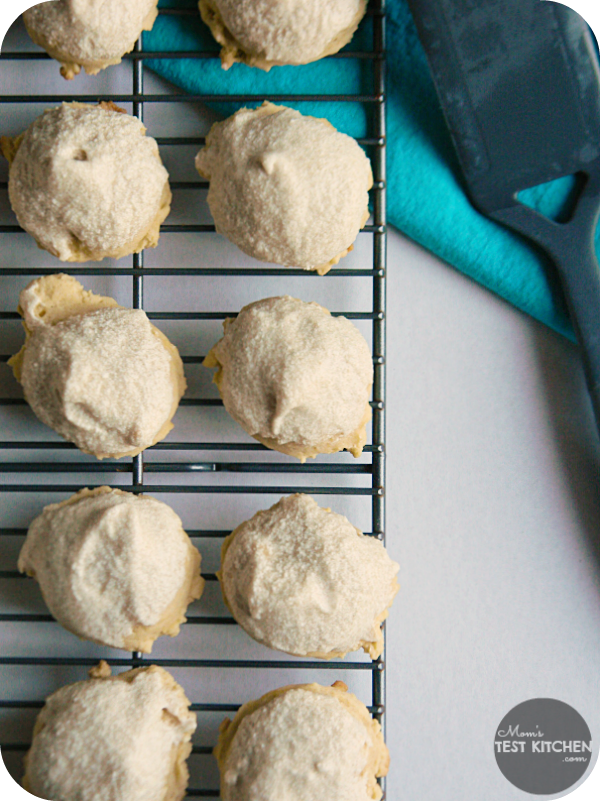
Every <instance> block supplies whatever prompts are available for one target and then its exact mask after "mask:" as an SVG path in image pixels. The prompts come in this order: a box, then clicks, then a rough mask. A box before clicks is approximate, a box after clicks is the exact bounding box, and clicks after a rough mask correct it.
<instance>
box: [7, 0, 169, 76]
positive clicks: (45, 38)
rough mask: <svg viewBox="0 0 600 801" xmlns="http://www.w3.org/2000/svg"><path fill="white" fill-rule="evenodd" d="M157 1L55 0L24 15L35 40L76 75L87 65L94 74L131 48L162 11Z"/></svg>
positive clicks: (68, 73)
mask: <svg viewBox="0 0 600 801" xmlns="http://www.w3.org/2000/svg"><path fill="white" fill-rule="evenodd" d="M157 5H158V0H127V2H125V3H124V2H123V0H52V2H46V3H39V4H38V5H35V6H33V7H32V8H30V9H29V10H28V11H25V13H24V14H23V20H24V22H25V27H26V28H27V32H28V33H29V35H30V36H31V38H32V39H33V41H34V42H35V43H36V44H38V45H40V47H43V48H44V50H45V51H46V52H47V53H48V54H49V55H50V56H52V58H55V59H56V60H57V61H59V62H60V63H61V68H60V71H61V74H62V75H63V77H65V78H69V79H70V78H73V77H74V76H75V75H77V74H78V73H79V72H80V70H81V68H82V67H83V68H84V69H85V71H86V72H87V73H88V74H89V75H95V74H96V73H97V72H99V71H100V70H103V69H104V68H105V67H108V66H109V65H111V64H118V63H119V62H120V61H121V57H122V56H123V55H125V53H129V52H130V51H131V50H133V48H134V46H135V43H136V41H137V39H138V38H139V36H140V34H141V33H142V31H149V30H151V29H152V26H153V25H154V20H155V19H156V17H157V15H158V11H157V8H156V7H157Z"/></svg>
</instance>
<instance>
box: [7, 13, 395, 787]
mask: <svg viewBox="0 0 600 801" xmlns="http://www.w3.org/2000/svg"><path fill="white" fill-rule="evenodd" d="M160 13H162V14H165V15H166V14H168V15H188V14H195V13H196V14H197V12H194V11H193V10H191V9H177V8H175V9H162V10H161V12H160ZM368 14H369V16H370V17H371V18H372V26H373V46H372V49H370V50H365V51H360V52H354V51H351V52H349V51H345V52H343V53H339V54H337V55H335V56H331V57H330V58H355V59H361V60H369V61H370V62H371V63H372V67H373V68H372V81H373V90H372V93H370V94H364V95H363V94H361V95H333V94H327V95H274V96H273V95H272V96H269V97H268V98H266V97H264V96H260V97H258V96H252V95H239V96H233V95H228V96H218V95H206V94H203V95H189V94H182V93H176V92H173V93H169V94H164V95H163V94H152V95H151V94H147V93H145V92H144V69H145V68H144V61H145V60H146V59H150V58H151V59H154V60H157V59H179V58H186V59H190V58H191V59H208V58H215V57H217V54H216V53H215V52H212V51H211V52H181V51H176V52H144V51H143V49H142V41H141V40H140V42H138V44H137V46H136V48H135V50H134V51H133V52H132V53H130V54H128V55H127V56H125V59H126V60H128V61H129V62H130V63H131V67H132V90H131V93H130V94H110V95H100V96H99V95H93V96H92V95H70V96H65V95H58V96H56V95H51V94H46V95H5V96H3V97H0V104H2V105H4V106H6V104H30V103H42V104H49V105H50V104H54V103H57V102H61V101H63V100H79V101H82V102H86V101H88V102H89V101H90V100H94V101H98V100H112V101H114V102H117V103H119V102H124V103H130V104H131V105H132V109H133V113H134V114H135V115H136V116H138V117H139V118H140V119H143V116H144V107H145V104H147V103H199V102H200V103H203V102H211V101H212V102H215V101H219V100H223V101H228V102H239V103H245V102H251V101H256V100H263V99H269V100H271V101H272V102H286V101H300V100H310V101H313V102H319V101H339V102H354V103H357V102H358V103H363V104H366V106H367V108H368V110H369V112H370V113H369V118H370V130H369V132H368V133H369V135H368V136H367V137H364V138H361V139H358V140H357V141H358V142H359V143H360V144H361V145H363V146H364V147H365V148H366V149H367V150H368V151H369V155H370V157H371V162H372V167H373V175H374V186H373V190H372V194H371V199H372V213H373V214H372V216H373V222H372V224H370V225H367V226H366V227H365V228H364V229H363V231H364V232H366V233H368V234H370V235H371V236H372V265H371V267H370V268H362V267H361V268H358V269H356V268H344V267H339V266H338V267H336V268H334V269H332V270H331V271H330V273H329V274H328V276H327V277H325V278H319V279H318V280H319V281H326V280H335V279H336V277H356V276H360V277H363V278H364V277H369V278H371V279H372V309H371V310H370V311H364V312H343V313H344V314H345V316H346V317H348V318H349V319H353V320H362V321H371V325H372V347H373V362H374V372H375V376H374V384H373V395H372V401H371V406H372V410H373V421H372V435H371V442H370V444H369V445H367V446H366V448H365V453H369V454H371V462H370V463H356V464H346V463H343V462H342V463H340V462H315V463H313V464H305V465H300V464H292V463H291V460H290V463H288V462H287V461H285V462H272V461H269V462H260V461H224V460H223V461H221V460H213V459H212V458H211V459H209V460H207V461H201V460H195V461H191V462H186V461H166V462H163V461H154V460H147V459H146V458H145V455H144V453H141V454H140V455H139V456H136V457H134V458H132V459H129V460H127V461H123V460H121V461H120V462H118V463H117V462H113V461H111V460H106V461H104V462H96V463H89V462H84V461H81V460H80V461H72V460H67V461H60V453H61V452H65V451H72V450H76V449H75V448H74V446H72V445H71V444H69V443H65V442H54V441H44V440H40V439H35V440H27V441H21V440H19V441H16V440H11V439H7V438H5V436H2V435H0V436H1V441H0V451H2V452H7V453H12V454H13V455H14V454H15V453H17V454H19V455H21V456H22V460H21V461H18V462H15V461H5V460H2V461H0V475H2V474H8V473H10V474H17V473H19V474H20V473H23V474H25V475H26V476H27V477H33V478H34V479H35V480H36V482H37V483H29V482H25V483H11V484H7V483H4V482H3V483H1V484H0V501H1V499H4V502H6V503H7V502H8V499H9V498H11V497H12V496H14V495H18V494H21V493H32V494H34V495H35V494H39V493H42V492H43V493H45V494H48V493H50V494H52V493H64V494H65V496H66V494H70V493H72V492H76V491H78V490H79V489H80V488H81V485H80V484H75V485H70V484H63V483H58V484H52V483H45V482H44V479H43V475H44V474H46V473H52V474H57V473H65V474H66V473H69V474H81V475H82V477H83V476H84V475H86V476H87V475H88V474H95V475H97V476H100V475H102V474H103V473H113V474H118V473H130V474H131V484H130V486H127V489H129V491H131V492H135V493H141V492H144V491H146V490H148V489H151V492H152V493H163V492H166V493H172V494H177V493H211V494H212V493H214V494H223V493H225V494H228V493H272V494H276V495H284V494H290V493H294V492H309V493H310V494H313V495H336V494H337V495H362V496H367V497H370V499H371V504H370V505H371V521H372V525H371V531H370V532H368V533H369V534H371V535H373V536H377V537H378V538H380V539H382V540H383V539H384V536H385V508H384V491H385V312H386V299H385V270H386V209H385V136H386V131H385V0H371V2H370V4H369V10H368ZM46 58H48V56H46V54H45V53H42V52H37V51H36V52H7V53H2V54H1V55H0V64H1V63H2V62H5V63H6V62H10V61H31V60H42V59H46ZM155 138H156V140H157V142H158V144H159V146H181V145H201V144H203V142H204V139H203V137H172V136H170V137H155ZM207 186H208V184H207V183H206V182H203V181H193V182H192V181H184V182H174V181H172V182H171V187H172V188H173V189H184V190H197V189H206V188H207ZM6 189H7V185H6V183H0V192H6ZM214 230H215V229H214V226H213V225H200V224H181V225H175V224H168V223H167V224H164V225H163V226H162V227H161V233H180V232H188V233H205V232H214ZM21 233H22V229H21V228H20V227H19V226H18V225H0V234H17V235H18V234H21ZM65 267H67V269H65ZM60 270H61V271H63V272H68V273H70V274H71V275H77V276H131V278H132V283H133V287H132V297H133V306H134V308H140V309H141V308H143V307H144V279H145V278H146V277H154V276H170V277H173V276H214V275H218V276H238V277H248V278H250V277H252V276H295V277H296V276H302V277H305V278H306V279H307V280H310V279H311V278H314V277H315V273H306V272H304V271H302V270H291V269H288V268H276V267H263V266H251V267H239V268H221V267H166V266H163V267H155V266H152V267H145V266H144V254H143V252H142V253H139V254H136V255H134V256H133V257H132V263H131V266H130V267H121V266H118V267H103V266H87V265H85V266H79V265H73V266H71V265H68V266H67V265H61V266H60ZM56 271H57V268H53V267H50V268H40V267H24V268H22V269H17V268H12V267H9V268H3V267H0V277H2V276H7V275H19V276H33V275H35V276H38V275H43V274H49V273H53V272H56ZM334 313H342V312H334ZM234 314H235V312H225V311H215V312H185V311H177V312H167V311H165V312H161V311H158V312H149V313H148V316H149V318H150V319H152V320H159V321H160V320H163V321H181V320H183V321H188V322H200V321H214V320H223V319H224V318H226V317H230V316H234ZM18 319H20V318H19V316H18V315H17V313H16V312H13V311H8V310H3V311H0V321H17V320H18ZM8 358H9V356H8V355H2V356H0V362H4V361H6V360H7V359H8ZM183 361H184V363H187V364H198V363H200V362H201V361H202V356H191V357H184V359H183ZM24 404H25V401H24V400H23V399H22V398H15V397H8V398H7V397H0V407H9V406H22V405H24ZM219 405H221V401H220V400H217V399H212V398H191V399H185V398H184V399H183V401H182V406H196V407H207V406H209V407H210V406H219ZM31 450H35V451H38V452H40V453H43V452H50V453H52V454H53V455H54V454H55V452H56V457H55V458H54V459H53V460H52V461H49V462H46V461H27V452H28V451H31ZM152 450H153V451H165V452H181V453H184V452H186V451H192V452H194V451H197V452H202V451H205V452H215V453H218V452H223V453H227V452H235V451H237V452H241V453H242V452H254V451H264V450H266V449H265V448H264V447H263V446H262V445H259V444H255V443H245V442H241V443H236V442H204V441H192V442H177V441H167V442H161V443H158V444H157V445H155V446H154V447H153V448H152ZM0 459H1V456H0ZM198 472H200V473H203V474H212V473H220V472H224V473H254V474H259V473H264V474H270V473H273V474H288V473H289V474H296V475H297V474H302V475H310V474H314V475H322V476H326V475H331V476H333V475H337V476H340V477H345V476H351V475H364V476H366V477H367V478H368V476H370V478H371V480H370V487H359V486H354V485H352V484H351V483H347V484H345V485H342V486H340V485H335V486H325V485H320V484H314V485H313V484H311V485H309V486H306V485H302V486H276V485H272V484H265V485H248V484H233V485H221V484H219V485H217V484H211V483H204V484H198V483H194V484H186V483H181V484H180V485H172V484H161V483H152V484H151V485H150V486H148V485H147V484H145V475H146V474H152V473H154V474H159V475H160V474H168V473H176V474H179V475H181V476H182V477H183V476H184V475H185V474H191V473H198ZM119 486H123V485H122V484H119ZM25 533H26V529H24V528H14V527H3V528H0V538H4V537H14V538H22V537H23V536H24V535H25ZM188 533H189V534H190V536H191V537H192V539H204V540H207V539H213V540H215V539H216V540H218V539H220V538H223V537H225V536H226V535H227V534H228V533H229V530H208V529H203V530H192V531H189V530H188ZM0 542H1V540H0ZM0 567H3V565H1V564H0ZM203 575H204V578H205V579H207V581H208V582H214V581H215V580H216V576H215V575H214V574H206V573H203ZM21 578H23V577H22V576H21V574H20V573H18V571H16V570H15V569H10V570H8V569H2V570H0V589H2V583H3V582H5V581H8V580H11V581H12V580H15V579H21ZM50 621H53V618H52V616H51V615H49V614H33V613H16V614H13V613H7V614H0V631H1V627H2V624H4V623H19V624H23V625H27V624H32V623H47V622H50ZM188 625H203V626H231V625H235V621H234V620H233V619H232V618H231V617H227V616H223V615H219V616H210V615H189V616H188ZM26 636H27V630H25V633H24V637H26ZM1 641H2V638H1V635H0V669H1V668H2V667H18V666H28V667H30V666H45V667H47V668H52V667H65V666H70V667H78V668H85V667H88V666H89V667H91V666H93V665H95V664H96V663H97V661H98V659H97V657H96V658H94V657H89V658H88V657H83V656H81V657H80V656H76V657H73V656H70V657H69V656H64V657H63V656H62V655H61V656H59V657H44V656H42V657H39V656H36V657H32V656H27V655H23V656H5V655H3V654H2V647H1ZM384 659H385V654H384V657H383V658H379V659H378V660H376V661H373V662H371V661H368V662H361V661H357V660H356V659H352V658H351V659H345V660H342V661H340V660H334V661H315V660H301V661H300V660H296V659H289V660H288V659H285V660H283V659H279V660H256V659H251V660H248V659H212V658H210V659H189V658H185V659H178V658H163V659H160V658H147V659H145V658H143V656H142V655H141V654H140V653H137V652H134V653H132V654H131V656H129V657H121V658H112V657H111V658H110V659H109V661H110V664H111V666H113V667H116V668H119V667H122V668H126V669H130V668H132V667H136V666H139V665H143V664H148V663H153V664H158V665H161V666H163V667H166V668H189V669H197V670H202V669H206V668H211V669H215V668H216V669H231V668H238V669H250V670H257V669H258V670H270V669H274V668H276V669H280V670H284V671H285V670H289V669H290V668H298V667H301V668H302V669H303V670H334V671H339V672H340V674H345V675H348V673H347V672H348V671H360V672H365V671H367V672H370V673H371V704H370V706H369V709H370V711H371V712H372V714H373V715H374V716H375V717H376V718H377V719H378V720H379V721H380V722H381V723H382V726H383V725H384V723H385V719H384V712H385V670H384V666H385V661H384ZM244 700H248V699H244ZM42 706H43V701H42V700H39V701H38V700H19V699H16V700H2V697H1V695H0V711H2V710H26V709H30V710H37V709H39V708H41V707H42ZM238 707H239V705H238V704H227V703H225V704H223V703H193V704H192V709H193V710H194V711H196V712H198V713H211V714H214V713H217V714H219V713H226V712H230V713H232V712H235V711H236V710H237V709H238ZM28 747H29V744H28V743H25V742H15V741H8V740H6V739H5V737H4V736H3V734H2V730H1V729H0V749H1V750H2V753H3V754H10V753H13V754H19V753H24V752H25V751H26V750H27V749H28ZM192 753H193V754H195V755H209V754H210V753H212V745H206V746H204V745H196V746H194V749H193V752H192ZM381 783H382V786H383V789H384V798H385V780H381ZM187 797H188V798H199V797H206V798H218V797H219V791H218V789H214V788H189V789H188V791H187Z"/></svg>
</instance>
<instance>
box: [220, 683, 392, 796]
mask: <svg viewBox="0 0 600 801" xmlns="http://www.w3.org/2000/svg"><path fill="white" fill-rule="evenodd" d="M347 689H348V688H347V687H346V685H345V684H344V683H343V682H341V681H336V682H335V684H334V685H333V686H332V687H322V686H321V685H319V684H300V685H295V686H294V685H292V686H289V687H282V688H281V689H279V690H275V691H273V692H270V693H267V694H266V695H264V696H263V697H262V698H259V699H258V700H257V701H251V702H250V703H247V704H244V706H242V707H241V709H240V710H239V712H238V713H237V715H236V716H235V718H234V720H233V721H230V720H229V719H225V720H224V721H223V723H222V725H221V729H220V734H219V742H218V744H217V747H216V748H215V756H216V758H217V761H218V763H219V770H220V772H221V798H222V799H223V801H246V800H247V799H249V798H260V799H261V801H280V799H283V798H285V799H286V801H315V799H317V798H327V799H329V800H330V801H348V800H349V799H352V801H378V800H379V799H380V798H381V795H382V793H381V787H380V786H379V785H378V784H377V781H376V777H377V776H385V775H386V774H387V771H388V766H389V753H388V750H387V748H386V746H385V743H384V741H383V735H382V733H381V727H380V725H379V723H378V722H377V721H376V720H374V719H373V718H372V717H371V715H370V714H369V712H368V710H367V708H366V707H365V706H364V704H362V703H361V702H360V701H359V700H358V699H357V698H356V697H355V696H354V695H352V694H350V693H348V692H347Z"/></svg>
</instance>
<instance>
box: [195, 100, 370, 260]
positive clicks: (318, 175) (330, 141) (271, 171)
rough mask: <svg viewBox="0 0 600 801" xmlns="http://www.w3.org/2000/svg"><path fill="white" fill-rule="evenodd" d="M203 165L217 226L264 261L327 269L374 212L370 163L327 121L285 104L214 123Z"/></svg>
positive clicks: (201, 157) (200, 164)
mask: <svg viewBox="0 0 600 801" xmlns="http://www.w3.org/2000/svg"><path fill="white" fill-rule="evenodd" d="M196 168H197V169H198V171H199V172H200V174H201V175H204V176H206V177H208V178H209V179H210V188H209V192H208V204H209V206H210V210H211V213H212V216H213V218H214V221H215V225H216V228H217V231H218V232H219V233H221V234H224V235H225V236H227V237H228V238H229V239H231V241H232V242H234V243H235V244H236V245H237V246H238V247H239V248H240V249H241V250H243V251H244V252H245V253H247V254H248V255H250V256H253V257H254V258H256V259H260V260H262V261H269V262H274V263H276V264H283V265H285V266H288V267H301V268H303V269H306V270H315V269H319V271H320V272H325V271H326V270H327V269H328V268H329V267H330V266H331V264H332V263H333V262H334V261H336V260H338V259H339V258H340V257H341V256H343V255H344V254H345V252H346V251H347V250H348V249H349V248H350V247H351V246H352V243H353V242H354V240H355V239H356V236H357V235H358V232H359V230H360V229H361V228H362V226H363V225H364V224H365V222H366V220H367V217H368V202H369V195H368V190H369V188H370V186H371V184H372V174H371V166H370V163H369V160H368V158H367V157H366V156H365V154H364V152H363V150H362V149H361V148H360V147H359V146H358V145H357V143H356V142H355V141H354V140H353V139H352V138H351V137H349V136H346V135H345V134H342V133H339V132H338V131H336V130H335V128H333V127H332V126H331V125H330V124H329V123H328V122H326V121H325V120H318V119H315V118H314V117H305V116H303V115H302V114H300V113H299V112H298V111H295V110H293V109H290V108H286V107H285V106H275V105H273V104H271V103H266V104H264V105H263V106H262V107H261V108H259V109H256V110H250V109H241V110H240V111H238V112H237V113H236V114H234V115H233V116H232V117H229V118H228V119H227V120H225V121H223V122H218V123H215V125H213V127H212V128H211V131H210V133H209V135H208V137H207V140H206V146H205V147H204V148H203V149H202V150H201V151H200V152H199V153H198V156H197V157H196Z"/></svg>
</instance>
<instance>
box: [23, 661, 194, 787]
mask: <svg viewBox="0 0 600 801" xmlns="http://www.w3.org/2000/svg"><path fill="white" fill-rule="evenodd" d="M90 676H91V678H90V679H89V680H87V681H79V682H77V683H76V684H70V685H68V686H66V687H62V688H61V689H60V690H58V691H57V692H55V693H53V694H52V695H51V696H50V697H49V698H47V699H46V703H45V705H44V707H43V709H42V711H41V712H40V714H39V715H38V718H37V721H36V724H35V728H34V730H33V742H32V744H31V748H30V750H29V752H28V753H27V755H26V757H25V776H24V778H23V787H24V788H25V789H26V790H27V791H28V792H30V793H32V794H33V795H35V796H38V797H39V798H50V799H52V801H73V799H75V798H76V799H77V801H181V799H182V798H184V796H185V789H186V786H187V782H188V775H189V774H188V769H187V765H186V760H187V758H188V756H189V755H190V753H191V750H192V745H191V742H190V740H191V736H192V734H193V733H194V731H195V729H196V716H195V715H194V714H193V713H192V712H190V710H189V701H188V699H187V698H186V697H185V694H184V692H183V690H182V688H181V687H180V686H179V685H178V684H177V682H176V681H175V679H174V678H173V677H172V676H171V675H170V674H169V673H167V671H166V670H163V669H162V668H160V667H157V666H155V665H151V666H150V667H143V668H136V669H135V670H130V671H128V672H127V673H120V674H119V675H117V676H112V677H111V675H110V668H109V667H108V665H107V664H106V662H101V663H100V665H99V666H98V667H97V668H95V669H94V670H92V671H90Z"/></svg>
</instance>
